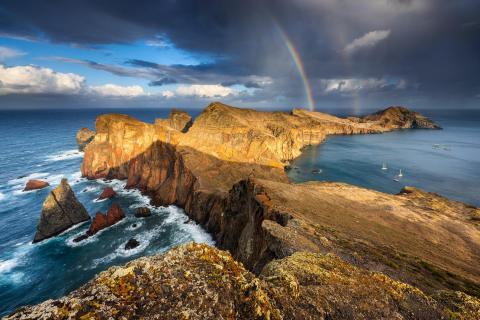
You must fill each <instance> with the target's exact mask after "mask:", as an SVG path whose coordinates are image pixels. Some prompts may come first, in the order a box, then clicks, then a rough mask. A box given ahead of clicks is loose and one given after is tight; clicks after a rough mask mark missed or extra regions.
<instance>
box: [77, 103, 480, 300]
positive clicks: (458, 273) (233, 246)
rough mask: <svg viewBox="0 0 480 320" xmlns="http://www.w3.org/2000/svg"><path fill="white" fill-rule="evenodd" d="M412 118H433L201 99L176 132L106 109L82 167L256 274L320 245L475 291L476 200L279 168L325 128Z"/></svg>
mask: <svg viewBox="0 0 480 320" xmlns="http://www.w3.org/2000/svg"><path fill="white" fill-rule="evenodd" d="M385 119H389V120H388V121H387V120H385ZM412 119H414V120H412ZM415 119H417V120H415ZM420 126H422V127H431V128H434V127H438V126H437V125H436V124H434V123H433V122H432V121H430V120H428V119H427V118H425V117H423V116H421V115H420V114H418V113H415V112H411V111H408V110H407V109H404V108H397V107H395V108H389V109H386V110H384V111H382V112H380V113H377V114H374V115H372V116H368V117H365V118H363V119H360V120H359V119H358V118H352V119H343V118H337V117H334V116H331V115H327V114H323V113H318V112H308V111H304V110H293V111H292V112H290V113H285V112H259V111H255V110H250V109H238V108H234V107H229V106H226V105H223V104H220V103H213V104H211V105H210V106H208V107H207V108H206V109H205V110H204V111H203V112H202V113H201V114H200V115H199V116H198V117H197V119H196V120H195V121H194V123H193V125H192V126H191V127H190V128H189V129H188V131H187V132H185V133H184V132H182V131H181V130H176V129H174V128H172V127H171V126H169V125H165V124H164V123H163V122H161V121H156V124H146V123H144V122H140V121H138V120H136V119H133V118H131V117H128V116H123V115H115V114H110V115H103V116H100V117H98V119H97V123H96V128H97V133H96V135H95V138H94V140H93V141H92V142H91V143H90V144H89V145H88V146H87V148H86V149H85V157H84V162H83V164H82V173H83V175H84V176H86V177H88V178H103V177H107V178H119V179H127V187H136V188H140V189H141V190H142V191H144V192H145V193H148V194H150V195H151V196H152V201H153V202H154V203H155V204H157V205H167V204H177V205H179V206H181V207H183V208H185V210H186V212H187V214H188V215H190V216H191V217H192V218H193V219H194V220H195V221H197V222H199V223H201V224H202V225H204V226H205V227H206V229H207V230H208V231H209V232H211V233H212V234H213V235H214V237H215V239H216V241H217V244H218V246H219V247H220V248H223V249H228V250H229V251H230V252H231V253H232V255H233V256H234V257H235V258H236V259H237V260H239V261H241V262H243V263H244V264H245V266H246V267H247V268H248V269H249V270H251V271H253V272H255V273H257V274H258V273H260V272H261V270H262V269H263V267H264V266H265V264H266V263H268V262H269V261H271V260H272V259H278V258H283V257H286V256H289V255H291V254H293V253H295V252H299V251H309V252H322V253H326V252H332V253H335V254H337V255H339V256H341V257H342V258H343V259H345V260H346V261H349V262H350V263H353V264H355V265H358V266H361V267H363V268H366V269H369V270H374V271H382V272H384V273H385V274H388V275H390V276H392V277H394V278H396V279H398V280H402V281H405V282H408V283H411V284H414V285H416V286H418V287H420V288H422V289H423V290H426V291H427V292H433V291H435V290H438V289H452V290H463V291H465V292H468V293H470V294H473V295H478V296H480V290H479V285H478V284H479V282H480V271H479V269H478V268H477V267H476V266H475V264H474V263H473V261H475V260H476V259H480V254H479V252H480V235H479V230H478V220H474V219H473V218H470V217H473V216H475V215H476V214H478V209H476V208H470V207H468V206H465V205H463V204H456V203H455V202H453V201H449V200H446V199H445V200H440V199H443V198H441V197H439V196H437V195H433V194H426V193H425V194H426V195H425V196H424V200H423V201H418V199H419V194H420V193H421V192H420V191H415V192H411V193H409V194H408V195H407V194H406V193H405V194H402V195H398V196H394V195H388V194H383V193H379V192H375V191H371V190H365V189H362V188H357V187H353V186H348V185H344V184H328V183H305V184H298V185H295V184H291V183H288V180H287V178H286V175H285V173H284V171H283V167H284V165H285V164H286V163H288V160H290V159H292V158H294V157H296V156H298V155H299V154H300V152H301V149H302V148H303V147H304V146H306V145H309V144H314V143H320V142H321V141H323V139H325V137H326V136H327V135H330V134H363V133H380V132H384V131H389V130H396V129H400V128H417V127H420ZM414 195H415V197H416V198H415V199H416V200H414V199H413V197H414ZM426 199H428V200H426ZM440 203H443V204H442V205H440ZM447 208H448V210H447ZM452 248H455V249H454V250H452ZM425 276H427V278H426V279H425Z"/></svg>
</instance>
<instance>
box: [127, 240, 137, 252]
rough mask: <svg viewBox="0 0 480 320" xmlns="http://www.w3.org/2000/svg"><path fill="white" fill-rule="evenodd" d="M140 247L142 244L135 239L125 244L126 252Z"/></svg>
mask: <svg viewBox="0 0 480 320" xmlns="http://www.w3.org/2000/svg"><path fill="white" fill-rule="evenodd" d="M139 245H140V242H138V241H137V240H136V239H135V238H130V239H129V240H128V241H127V243H125V250H131V249H133V248H136V247H138V246H139Z"/></svg>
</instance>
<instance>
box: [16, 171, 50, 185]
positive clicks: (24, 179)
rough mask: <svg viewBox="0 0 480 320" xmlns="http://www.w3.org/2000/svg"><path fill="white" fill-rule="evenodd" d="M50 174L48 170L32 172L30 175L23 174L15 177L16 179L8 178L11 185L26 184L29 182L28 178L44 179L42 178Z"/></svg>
mask: <svg viewBox="0 0 480 320" xmlns="http://www.w3.org/2000/svg"><path fill="white" fill-rule="evenodd" d="M48 175H49V173H48V172H34V173H31V174H29V175H25V176H22V177H18V178H15V179H11V180H8V182H7V183H8V184H9V185H19V184H21V185H24V184H25V183H27V181H28V180H32V179H42V178H45V177H47V176H48Z"/></svg>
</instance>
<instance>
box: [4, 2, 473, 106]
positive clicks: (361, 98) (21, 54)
mask: <svg viewBox="0 0 480 320" xmlns="http://www.w3.org/2000/svg"><path fill="white" fill-rule="evenodd" d="M479 75H480V1H478V0H455V1H451V0H295V1H294V0H271V1H267V0H264V1H263V0H238V1H230V0H218V1H214V0H205V1H200V0H197V1H188V0H185V1H180V0H179V1H174V0H164V1H155V0H151V1H147V0H145V1H141V0H136V1H125V0H116V1H101V0H82V1H80V0H78V1H69V0H64V1H53V0H50V1H49V0H46V1H35V0H32V1H27V0H6V1H2V2H1V3H0V108H3V109H12V108H86V107H109V106H114V107H172V106H176V107H183V108H192V107H204V106H205V105H206V104H207V103H208V102H210V101H223V102H226V103H230V104H233V105H237V106H245V107H254V108H275V109H285V108H292V107H304V108H309V109H315V110H319V111H322V110H330V109H332V108H348V109H351V110H352V112H361V111H362V110H365V109H367V108H380V107H384V106H388V105H406V106H410V107H412V108H418V109H421V108H480V76H479Z"/></svg>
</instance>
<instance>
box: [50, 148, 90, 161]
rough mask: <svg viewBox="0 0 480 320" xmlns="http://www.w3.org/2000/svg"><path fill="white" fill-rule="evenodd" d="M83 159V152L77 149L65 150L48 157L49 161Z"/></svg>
mask: <svg viewBox="0 0 480 320" xmlns="http://www.w3.org/2000/svg"><path fill="white" fill-rule="evenodd" d="M81 157H83V152H81V151H78V150H77V149H72V150H65V151H61V152H58V153H54V154H52V155H49V156H47V161H64V160H71V159H76V158H81Z"/></svg>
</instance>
